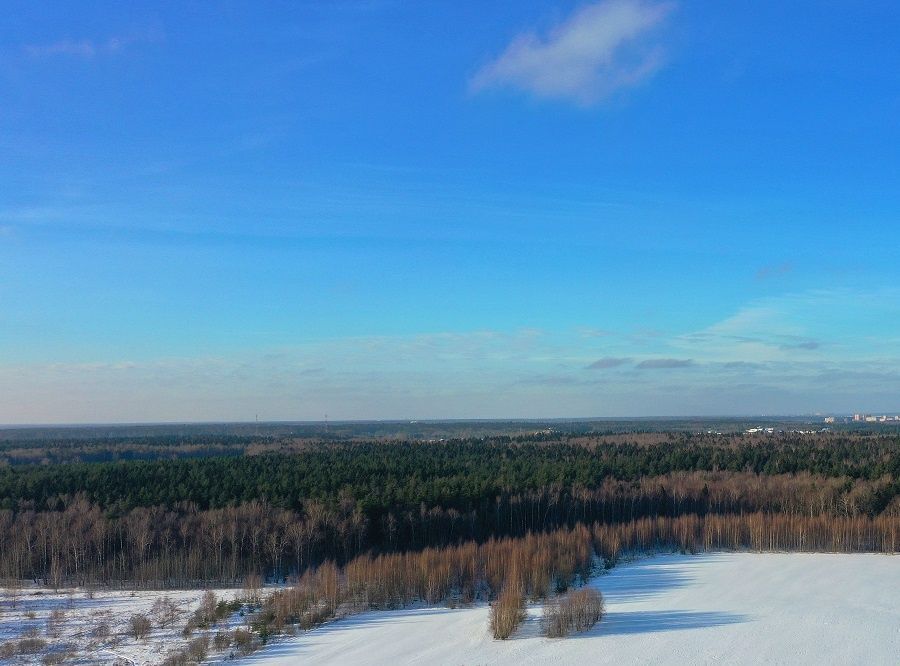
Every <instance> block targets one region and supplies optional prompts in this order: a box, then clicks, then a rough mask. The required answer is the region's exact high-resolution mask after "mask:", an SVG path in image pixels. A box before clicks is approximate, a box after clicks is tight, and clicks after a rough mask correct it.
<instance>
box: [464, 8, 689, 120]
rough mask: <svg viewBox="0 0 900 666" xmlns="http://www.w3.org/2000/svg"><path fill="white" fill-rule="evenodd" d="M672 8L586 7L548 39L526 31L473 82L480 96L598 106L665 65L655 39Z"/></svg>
mask: <svg viewBox="0 0 900 666" xmlns="http://www.w3.org/2000/svg"><path fill="white" fill-rule="evenodd" d="M673 8H674V4H672V3H668V2H666V3H653V2H645V1H644V0H605V1H604V2H598V3H594V4H589V5H585V6H584V7H582V8H580V9H578V10H576V11H575V12H574V13H573V14H572V15H571V16H569V18H567V19H566V20H564V21H563V22H562V23H560V24H559V25H557V26H555V27H554V28H553V29H551V30H550V31H549V33H547V34H546V35H545V36H541V35H539V34H538V33H537V32H536V31H533V30H532V31H528V32H525V33H522V34H519V35H518V36H516V37H515V38H514V39H513V40H512V42H510V44H509V45H508V46H507V47H506V49H505V50H504V51H503V53H501V54H500V56H499V57H497V58H496V59H495V60H493V61H491V62H489V63H488V64H486V65H485V66H483V67H482V68H481V69H480V70H479V71H478V72H477V73H476V74H475V76H474V77H473V78H472V80H471V81H470V88H471V90H472V91H474V92H479V91H482V90H486V89H489V88H498V87H506V88H515V89H519V90H523V91H526V92H529V93H531V94H533V95H535V96H537V97H542V98H556V99H564V100H569V101H573V102H575V103H577V104H580V105H591V104H596V103H597V102H599V101H602V100H603V99H606V98H607V97H609V96H610V95H612V94H613V93H615V92H616V91H618V90H621V89H624V88H629V87H632V86H635V85H637V84H639V83H641V82H642V81H644V80H646V79H647V78H649V77H650V76H652V75H653V74H654V73H655V72H656V71H657V70H659V68H660V67H661V66H662V64H663V50H662V46H661V45H660V44H659V43H658V40H654V36H655V34H656V32H657V29H658V28H659V27H660V25H661V24H662V23H663V22H664V21H665V20H666V18H667V17H668V16H669V15H670V14H671V12H672V10H673Z"/></svg>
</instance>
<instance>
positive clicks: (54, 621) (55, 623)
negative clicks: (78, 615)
mask: <svg viewBox="0 0 900 666" xmlns="http://www.w3.org/2000/svg"><path fill="white" fill-rule="evenodd" d="M65 619H66V612H65V611H64V610H62V609H61V608H54V609H53V610H52V611H50V615H48V616H47V635H48V636H50V637H52V638H58V637H59V636H60V635H61V634H62V630H63V624H64V622H65Z"/></svg>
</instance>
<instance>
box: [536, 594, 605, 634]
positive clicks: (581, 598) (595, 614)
mask: <svg viewBox="0 0 900 666" xmlns="http://www.w3.org/2000/svg"><path fill="white" fill-rule="evenodd" d="M602 617H603V595H601V594H600V592H598V591H597V590H595V589H593V588H582V589H580V590H573V591H571V592H569V593H568V594H565V595H562V596H560V597H557V598H555V599H551V600H549V601H547V603H546V604H545V605H544V619H543V625H544V633H545V634H546V635H547V636H549V637H551V638H561V637H563V636H568V635H569V634H570V633H572V632H580V631H586V630H588V629H590V628H591V627H593V626H594V625H595V624H597V622H599V621H600V619H601V618H602Z"/></svg>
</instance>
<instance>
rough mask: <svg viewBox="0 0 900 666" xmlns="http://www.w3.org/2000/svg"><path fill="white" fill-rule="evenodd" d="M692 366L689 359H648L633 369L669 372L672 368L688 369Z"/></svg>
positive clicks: (691, 360) (692, 362)
mask: <svg viewBox="0 0 900 666" xmlns="http://www.w3.org/2000/svg"><path fill="white" fill-rule="evenodd" d="M692 365H694V360H693V359H690V358H648V359H647V360H646V361H641V362H640V363H638V364H637V365H636V366H635V367H636V368H637V369H638V370H670V369H673V368H689V367H691V366H692Z"/></svg>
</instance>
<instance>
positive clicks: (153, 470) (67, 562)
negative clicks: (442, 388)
mask: <svg viewBox="0 0 900 666" xmlns="http://www.w3.org/2000/svg"><path fill="white" fill-rule="evenodd" d="M548 439H549V438H547V437H546V434H541V435H539V436H523V435H517V436H501V437H491V438H483V439H482V438H477V439H468V440H453V441H448V442H411V441H377V442H373V441H368V442H356V441H352V442H343V443H335V442H321V441H315V442H309V441H307V442H301V443H297V442H288V443H286V444H285V443H283V442H282V443H278V444H277V447H276V448H275V450H273V449H272V448H265V447H262V448H258V449H255V450H256V451H258V453H257V454H250V453H248V452H247V451H245V452H244V453H243V454H240V455H238V454H235V455H230V456H212V457H200V458H191V459H174V460H149V461H120V462H105V463H73V464H49V465H19V466H6V467H3V468H0V507H2V509H0V534H2V535H4V536H3V537H2V540H3V541H2V544H0V545H2V548H0V576H2V577H18V578H23V577H28V578H35V579H39V580H46V581H50V582H53V583H54V584H59V583H61V582H64V581H77V582H93V583H101V582H102V583H116V584H123V585H124V584H127V583H128V582H129V581H130V582H131V583H133V584H146V585H176V584H180V585H183V584H187V583H190V584H202V583H203V582H204V581H217V582H221V583H224V584H234V583H237V582H239V581H240V580H241V579H242V578H243V577H245V576H246V575H247V574H261V575H263V576H266V577H268V578H270V579H280V578H284V577H286V576H289V575H297V574H301V573H302V572H303V571H305V570H307V569H308V568H310V567H313V566H316V565H319V564H321V563H323V562H326V561H329V560H330V561H335V562H337V563H338V564H341V563H344V564H346V563H348V562H351V561H352V560H353V559H354V558H357V557H360V556H365V555H379V554H383V555H384V554H389V553H403V552H410V551H421V550H422V549H426V548H447V547H453V546H457V545H459V544H461V543H466V542H472V543H485V542H487V541H489V540H490V539H492V538H503V537H518V538H522V537H526V536H527V535H529V534H535V533H549V532H551V531H553V530H558V529H575V528H577V527H578V526H586V527H588V528H590V529H591V530H593V532H594V533H595V534H598V535H606V536H604V537H603V539H606V541H603V543H602V544H601V542H600V541H598V540H597V539H595V540H594V544H595V545H596V547H597V549H598V550H597V552H598V553H603V555H604V557H607V558H609V559H615V557H616V556H617V553H618V552H619V551H620V550H621V549H628V548H644V547H679V548H691V549H703V548H711V547H729V548H742V547H747V548H785V549H801V550H802V549H812V550H816V549H822V550H862V551H867V550H868V551H885V550H886V551H894V550H896V549H897V544H898V541H897V534H898V529H900V482H898V479H900V440H898V439H897V438H894V437H888V436H859V435H847V434H830V435H782V436H773V437H765V438H748V437H744V436H741V435H731V436H721V435H692V434H689V433H673V434H664V435H647V434H644V435H623V436H615V437H610V436H597V437H592V436H584V435H581V434H577V433H576V434H573V435H571V436H569V437H566V438H560V437H559V436H555V437H554V438H553V441H548ZM646 521H651V522H650V523H648V522H646ZM652 521H657V522H652ZM666 521H668V522H666ZM685 521H687V522H685ZM691 521H693V522H691ZM641 525H643V526H644V527H639V526H641ZM647 525H655V526H656V527H653V528H652V530H651V531H652V532H653V534H654V535H655V536H648V537H646V539H644V540H637V541H636V540H635V539H634V538H633V537H631V536H629V535H630V534H632V531H633V530H638V532H639V533H640V531H641V530H646V529H650V528H647V527H646V526H647ZM677 525H680V526H682V527H679V528H677V529H678V530H681V532H679V533H678V535H677V536H673V530H675V529H676V528H675V527H673V526H677ZM685 525H689V526H690V530H689V531H690V534H687V533H685V532H684V530H685V529H688V528H686V527H684V526H685ZM629 530H632V531H629ZM598 539H599V537H598Z"/></svg>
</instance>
